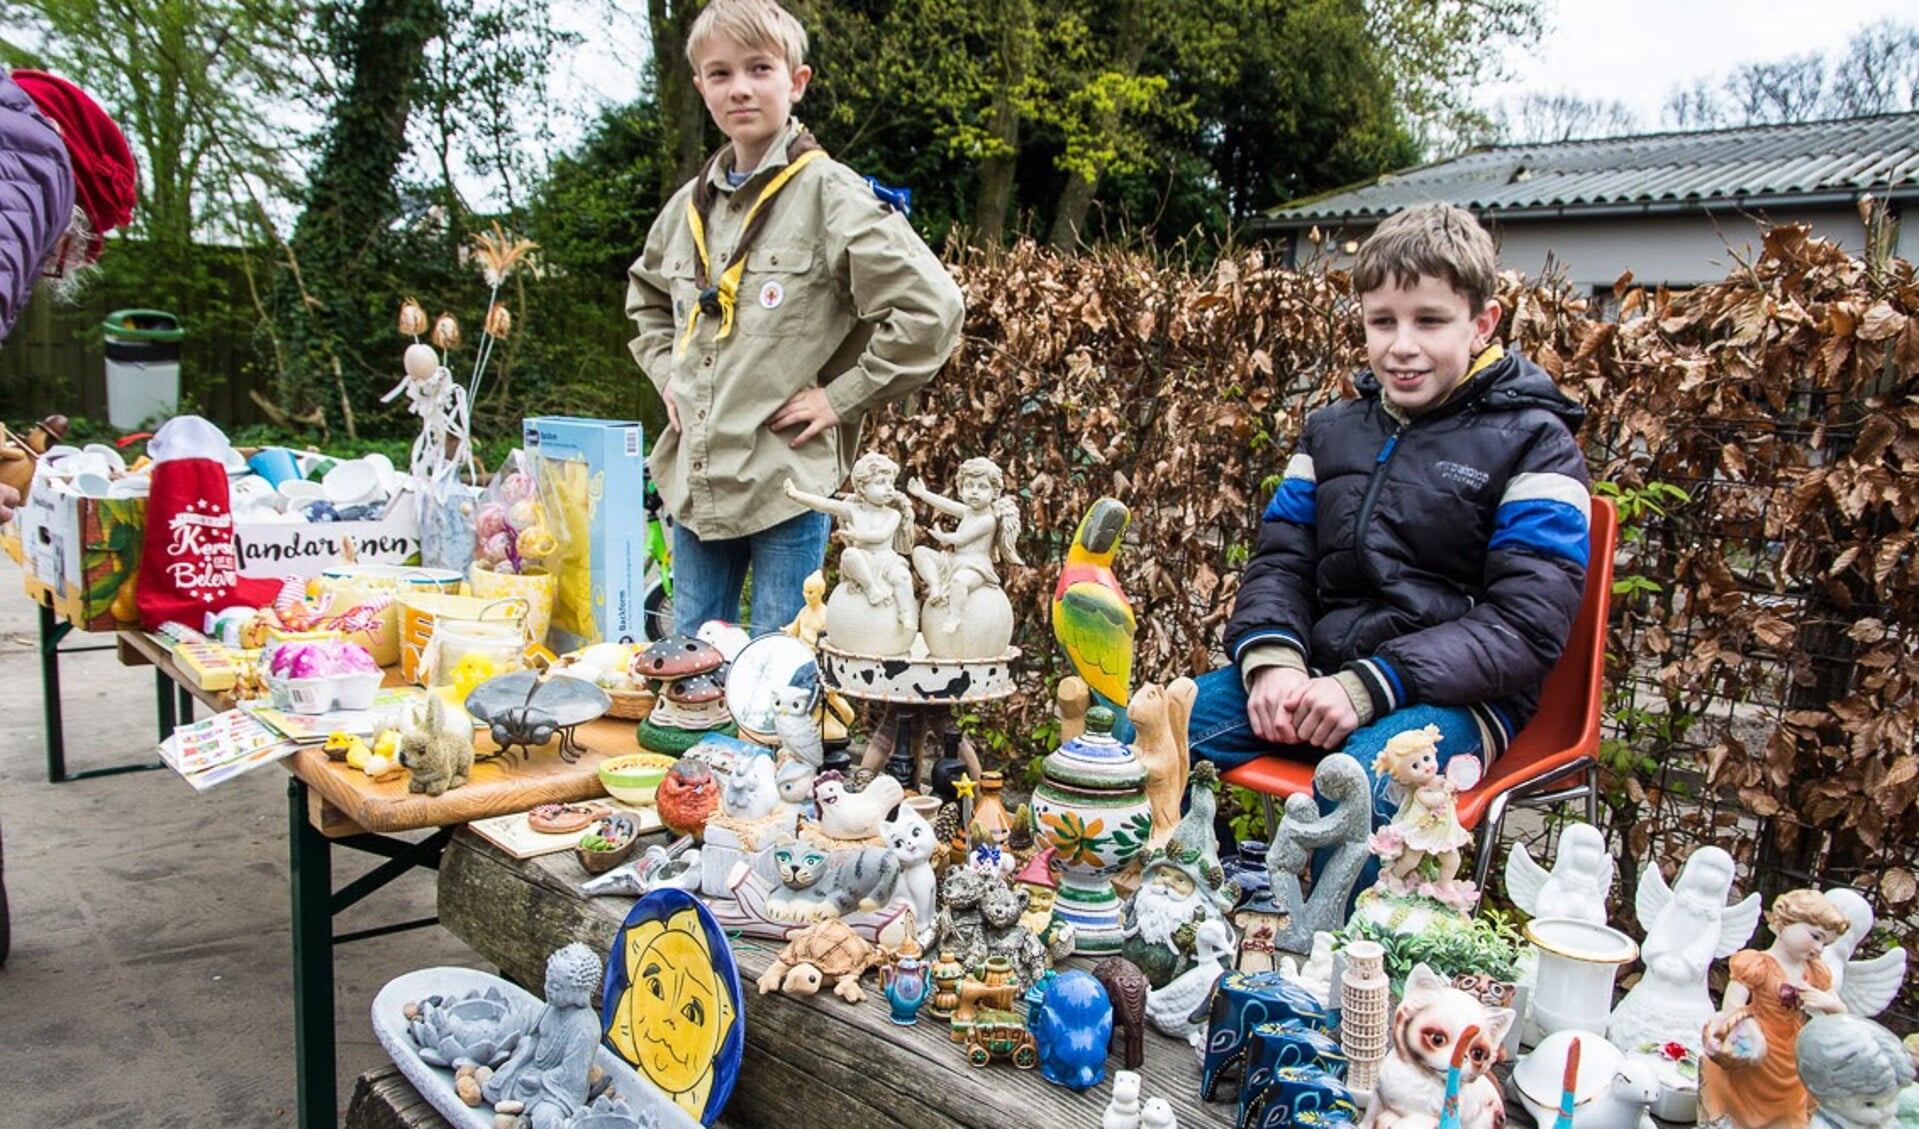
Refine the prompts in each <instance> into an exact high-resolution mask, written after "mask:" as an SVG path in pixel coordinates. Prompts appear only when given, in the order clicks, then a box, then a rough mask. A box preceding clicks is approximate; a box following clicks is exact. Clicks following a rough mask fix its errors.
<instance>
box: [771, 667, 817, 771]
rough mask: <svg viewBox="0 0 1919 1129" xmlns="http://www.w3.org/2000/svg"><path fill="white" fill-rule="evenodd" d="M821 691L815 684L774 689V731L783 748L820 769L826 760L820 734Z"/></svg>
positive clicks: (815, 768)
mask: <svg viewBox="0 0 1919 1129" xmlns="http://www.w3.org/2000/svg"><path fill="white" fill-rule="evenodd" d="M819 701H820V692H819V687H818V686H817V685H813V686H781V687H777V688H776V689H774V691H773V730H774V732H775V733H777V734H778V735H779V738H780V747H781V748H783V749H786V750H787V751H789V752H791V753H792V754H793V755H794V756H796V757H798V758H799V759H800V760H802V761H804V762H805V763H807V764H808V765H811V766H812V767H813V768H814V770H816V771H817V770H818V769H819V767H820V765H821V764H822V763H824V762H825V759H826V754H825V749H824V743H823V742H822V740H821V737H820V722H819V716H818V713H819Z"/></svg>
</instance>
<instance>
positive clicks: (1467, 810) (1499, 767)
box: [1222, 497, 1619, 889]
mask: <svg viewBox="0 0 1919 1129" xmlns="http://www.w3.org/2000/svg"><path fill="white" fill-rule="evenodd" d="M1591 533H1592V552H1591V557H1590V560H1589V562H1588V564H1587V566H1586V593H1585V596H1584V597H1582V598H1581V600H1580V602H1579V616H1578V618H1577V619H1575V620H1574V621H1573V632H1572V638H1571V639H1569V640H1567V642H1566V650H1565V653H1564V654H1562V655H1561V656H1560V657H1559V664H1558V665H1557V666H1555V667H1553V672H1552V674H1550V675H1548V676H1547V678H1546V686H1545V689H1544V690H1543V691H1542V692H1541V694H1540V698H1539V712H1538V713H1536V714H1534V715H1533V719H1532V720H1531V721H1529V722H1527V723H1526V727H1525V728H1524V729H1521V730H1520V731H1519V735H1518V736H1517V737H1514V738H1513V743H1512V745H1511V746H1510V747H1508V748H1507V750H1506V751H1505V753H1504V754H1503V755H1501V756H1500V758H1499V759H1498V760H1497V761H1494V762H1493V766H1492V769H1491V770H1490V771H1488V772H1487V774H1486V776H1485V778H1484V779H1483V780H1481V781H1480V782H1479V785H1478V787H1476V788H1474V789H1473V790H1472V791H1470V792H1467V793H1466V794H1465V795H1463V796H1461V797H1459V822H1460V823H1461V824H1462V825H1464V826H1465V827H1466V829H1467V830H1472V829H1473V828H1475V827H1477V828H1479V852H1478V858H1477V859H1476V860H1475V861H1474V863H1473V881H1474V882H1476V883H1478V884H1479V886H1480V887H1481V888H1482V889H1483V888H1484V887H1485V885H1486V872H1487V870H1488V869H1489V868H1490V867H1491V865H1492V855H1493V852H1492V847H1493V845H1495V844H1497V843H1498V842H1499V831H1500V825H1501V824H1502V823H1503V822H1504V821H1505V818H1506V808H1507V807H1508V806H1509V805H1512V804H1526V805H1529V806H1543V805H1547V804H1558V803H1564V802H1566V801H1569V800H1578V799H1583V800H1585V801H1586V822H1588V823H1596V822H1598V815H1599V772H1598V769H1599V762H1598V759H1597V758H1598V754H1599V723H1600V717H1601V714H1602V713H1603V709H1602V707H1603V705H1604V698H1605V693H1604V685H1603V684H1604V681H1605V675H1606V613H1607V609H1608V608H1609V607H1610V605H1611V603H1612V575H1613V549H1614V547H1615V546H1616V544H1617V543H1618V538H1619V516H1618V513H1617V512H1616V511H1615V510H1614V509H1613V504H1612V502H1611V501H1610V500H1608V499H1606V498H1597V497H1596V498H1594V499H1593V501H1592V523H1591ZM1222 778H1223V779H1225V780H1226V782H1227V783H1229V784H1237V785H1239V786H1240V787H1242V788H1250V789H1252V790H1253V791H1255V792H1258V793H1261V794H1262V796H1263V797H1264V798H1265V802H1266V826H1268V827H1273V826H1275V824H1274V822H1273V797H1275V796H1290V795H1293V794H1294V793H1296V792H1306V793H1311V792H1312V790H1313V766H1312V765H1310V764H1305V763H1303V762H1300V761H1296V760H1290V759H1287V758H1285V757H1281V756H1277V755H1275V756H1267V757H1260V758H1259V759H1258V760H1255V761H1249V762H1248V763H1246V764H1243V765H1241V766H1239V767H1238V768H1235V769H1229V770H1228V771H1226V772H1225V773H1223V774H1222Z"/></svg>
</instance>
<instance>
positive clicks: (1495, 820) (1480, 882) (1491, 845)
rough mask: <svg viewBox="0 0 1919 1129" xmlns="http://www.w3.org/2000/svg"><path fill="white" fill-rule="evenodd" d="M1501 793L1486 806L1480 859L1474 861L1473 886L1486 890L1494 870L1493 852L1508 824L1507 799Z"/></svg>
mask: <svg viewBox="0 0 1919 1129" xmlns="http://www.w3.org/2000/svg"><path fill="white" fill-rule="evenodd" d="M1508 794H1509V793H1506V792H1501V793H1500V794H1499V795H1497V796H1494V797H1493V798H1492V802H1491V803H1489V804H1487V805H1486V818H1484V819H1482V820H1481V821H1480V823H1479V857H1478V858H1476V859H1474V860H1473V885H1475V886H1477V887H1478V888H1479V889H1480V890H1481V891H1484V890H1485V889H1486V875H1487V874H1488V873H1489V872H1490V871H1491V870H1492V868H1493V851H1494V850H1495V849H1497V848H1498V846H1499V830H1500V828H1501V827H1502V826H1503V825H1504V824H1505V822H1506V797H1507V795H1508Z"/></svg>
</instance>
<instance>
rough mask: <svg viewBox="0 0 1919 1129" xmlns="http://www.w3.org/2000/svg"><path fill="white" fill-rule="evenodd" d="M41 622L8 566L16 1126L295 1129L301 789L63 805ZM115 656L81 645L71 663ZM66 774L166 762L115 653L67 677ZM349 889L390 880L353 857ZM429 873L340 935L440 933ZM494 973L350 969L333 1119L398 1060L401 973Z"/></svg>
mask: <svg viewBox="0 0 1919 1129" xmlns="http://www.w3.org/2000/svg"><path fill="white" fill-rule="evenodd" d="M37 638H38V633H37V627H36V619H35V611H34V607H33V605H32V604H31V603H29V602H28V601H27V599H26V597H25V596H24V595H22V594H21V589H20V572H19V569H18V568H16V567H14V566H13V565H12V564H11V563H10V562H7V561H6V560H5V559H4V558H0V718H4V719H5V720H6V722H7V725H6V727H5V729H4V731H0V830H3V831H4V835H5V859H6V885H7V892H8V895H9V896H10V898H11V901H12V906H13V953H12V956H11V957H9V958H8V960H7V963H6V964H5V965H4V966H0V1079H6V1082H5V1084H4V1086H0V1089H4V1091H5V1097H4V1098H0V1126H22V1127H24V1126H30V1125H63V1126H75V1127H81V1126H115V1127H117V1126H129V1127H133V1126H138V1127H139V1129H161V1127H167V1126H179V1127H182V1129H209V1127H212V1126H221V1127H240V1126H277V1125H290V1124H292V1123H293V1098H294V1090H293V1078H294V1061H293V1002H292V994H291V984H292V973H291V961H292V956H291V947H290V943H289V939H288V936H289V935H288V925H287V914H288V885H287V847H286V828H287V799H286V782H287V774H286V772H285V770H283V769H281V768H279V767H277V766H268V767H266V768H263V769H259V770H257V771H255V772H253V773H251V774H249V775H246V776H242V777H240V778H238V779H236V780H233V781H229V782H228V783H225V784H222V785H219V786H217V787H216V788H214V789H213V790H212V791H210V792H208V793H206V794H205V795H196V794H195V793H194V792H193V790H192V789H190V788H188V787H187V786H186V785H185V784H183V783H181V781H180V780H179V778H178V777H176V776H174V775H173V774H172V773H171V772H168V771H166V770H164V769H162V770H161V771H158V772H142V773H132V774H128V775H124V776H110V777H103V778H100V779H95V780H83V781H77V782H73V783H67V784H48V783H47V779H46V759H45V730H44V729H43V728H42V714H41V705H40V702H41V695H40V672H39V664H38V660H37ZM104 638H105V637H101V636H91V635H82V634H79V633H75V634H73V635H70V636H69V637H68V642H69V644H81V643H86V642H98V641H102V640H103V639H104ZM61 671H62V677H63V679H64V681H65V691H66V692H65V695H64V697H65V702H66V721H67V763H68V768H69V770H70V771H81V770H85V769H88V768H97V767H103V766H107V765H114V764H122V763H127V762H130V761H139V760H150V759H153V758H152V748H153V744H154V738H155V730H154V727H155V717H154V704H153V702H154V695H153V687H154V682H153V674H152V671H151V670H150V669H149V668H144V667H141V668H131V667H122V666H121V665H119V663H118V662H117V661H116V660H115V658H114V657H113V654H112V653H111V652H105V653H100V654H86V655H75V656H71V657H68V658H65V659H63V660H62V662H61ZM340 856H343V857H336V862H335V873H334V884H335V885H336V886H338V885H340V884H341V883H343V882H345V881H346V880H347V879H349V878H351V877H352V876H354V875H356V874H358V873H360V872H361V871H363V870H365V869H367V868H369V867H370V866H371V865H372V864H373V862H374V861H375V860H372V859H370V858H368V857H367V856H359V855H354V854H352V853H351V852H340ZM433 901H434V886H433V876H432V874H431V873H430V872H424V871H422V872H415V873H412V874H409V875H407V876H405V877H403V878H401V879H400V880H399V881H397V882H395V883H394V884H393V885H391V886H388V887H387V888H386V889H384V890H382V891H380V892H379V893H377V894H374V895H373V896H372V897H370V898H368V899H367V900H366V901H364V902H362V903H361V904H360V905H358V906H355V907H354V908H353V909H352V910H351V911H349V912H348V913H347V914H346V915H344V916H343V917H342V918H341V919H340V921H339V922H338V923H337V928H338V929H340V930H342V931H345V930H353V929H363V928H368V927H372V926H376V925H380V924H382V923H385V922H389V921H403V920H408V919H412V918H418V917H427V916H431V915H432V913H433ZM438 964H465V965H471V966H474V967H485V965H483V964H482V963H481V962H480V960H479V958H478V956H477V955H476V954H475V953H474V952H473V951H472V950H471V949H469V948H467V947H466V946H465V945H463V944H461V943H460V942H458V941H456V940H454V939H453V938H452V937H451V936H450V935H448V934H447V933H446V932H445V931H444V930H441V929H438V928H429V929H422V930H416V931H414V932H410V933H401V934H397V935H395V936H392V937H384V938H380V939H377V940H372V941H364V942H360V943H357V944H353V945H348V946H345V947H344V948H342V949H341V950H340V952H339V957H338V959H337V960H336V962H335V974H336V977H337V980H338V985H337V1008H336V1013H335V1029H336V1031H337V1032H338V1038H339V1041H340V1054H339V1080H340V1087H339V1104H340V1109H341V1111H342V1112H344V1110H345V1108H346V1100H347V1097H348V1096H349V1095H350V1094H351V1092H352V1085H353V1079H354V1077H355V1076H356V1075H357V1074H359V1073H360V1072H361V1071H363V1070H365V1069H367V1068H369V1067H371V1066H373V1065H376V1064H378V1063H383V1062H385V1061H386V1055H385V1052H383V1051H382V1050H381V1049H380V1046H379V1044H378V1043H377V1042H375V1041H374V1039H373V1035H372V1031H371V1028H370V1027H369V1025H368V1022H367V1008H368V1006H369V1005H370V1004H371V1003H372V1000H373V995H374V993H375V992H376V991H378V990H379V987H380V986H381V985H382V984H384V983H386V981H387V980H389V979H391V978H392V977H394V976H397V975H399V974H400V973H402V972H406V971H409V970H411V969H415V968H422V967H427V966H430V965H438Z"/></svg>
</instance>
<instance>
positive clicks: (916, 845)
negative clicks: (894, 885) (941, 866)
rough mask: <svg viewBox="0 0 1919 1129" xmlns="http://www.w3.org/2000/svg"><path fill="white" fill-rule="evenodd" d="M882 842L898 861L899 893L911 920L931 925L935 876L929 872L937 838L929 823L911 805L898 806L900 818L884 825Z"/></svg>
mask: <svg viewBox="0 0 1919 1129" xmlns="http://www.w3.org/2000/svg"><path fill="white" fill-rule="evenodd" d="M882 831H883V832H884V834H885V836H886V845H887V846H889V847H891V848H893V854H894V855H895V856H896V857H897V858H898V859H899V863H900V885H899V889H900V893H902V894H904V895H905V896H906V901H907V902H908V904H910V905H911V906H912V907H913V920H915V921H922V922H925V923H926V925H927V926H928V927H931V926H932V925H933V923H934V921H935V919H936V918H937V916H938V914H939V879H938V877H937V876H935V875H934V873H933V852H934V851H936V850H937V849H938V848H939V845H940V844H939V838H938V836H936V835H934V834H933V825H932V824H930V823H928V822H926V819H925V817H924V816H922V815H920V814H919V813H918V812H916V811H914V810H913V809H912V808H909V807H906V806H905V805H901V807H900V817H899V818H898V819H896V820H894V821H893V822H891V823H888V824H885V825H883V827H882Z"/></svg>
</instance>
